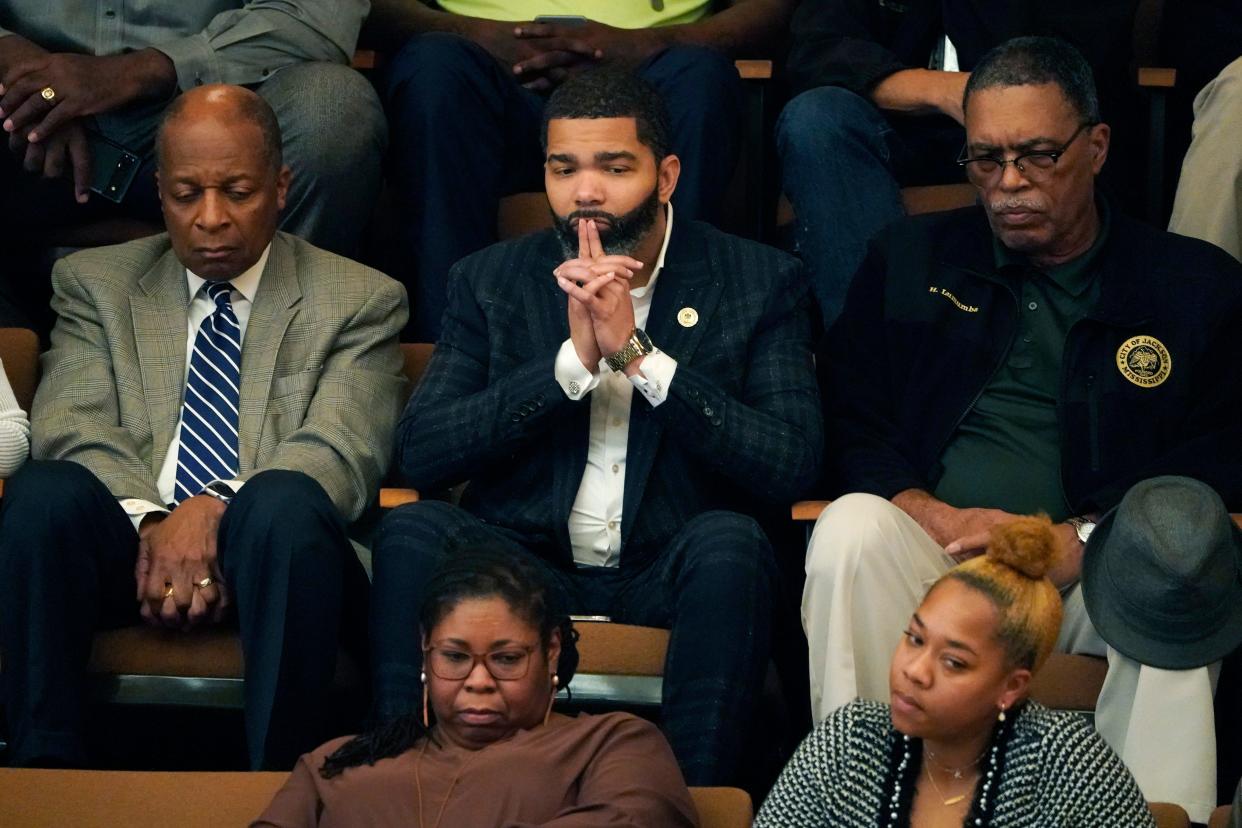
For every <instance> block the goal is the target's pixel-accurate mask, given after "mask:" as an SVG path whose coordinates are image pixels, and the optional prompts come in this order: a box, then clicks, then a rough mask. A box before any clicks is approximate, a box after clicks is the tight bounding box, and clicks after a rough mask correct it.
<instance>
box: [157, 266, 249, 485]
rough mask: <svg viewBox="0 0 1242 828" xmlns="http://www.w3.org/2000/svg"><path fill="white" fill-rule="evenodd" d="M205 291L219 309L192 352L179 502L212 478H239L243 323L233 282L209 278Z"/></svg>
mask: <svg viewBox="0 0 1242 828" xmlns="http://www.w3.org/2000/svg"><path fill="white" fill-rule="evenodd" d="M203 289H204V290H206V291H207V295H208V296H209V297H210V298H211V299H212V300H213V301H214V302H215V303H216V310H215V312H214V313H212V314H211V316H208V317H207V318H206V319H204V320H203V322H202V324H201V325H199V327H198V335H197V336H196V337H195V338H194V352H193V354H191V356H190V373H189V376H187V377H186V382H185V401H184V402H183V403H182V405H181V444H180V446H179V447H178V450H177V486H176V491H175V492H174V495H173V500H174V501H175V502H177V503H180V502H181V501H183V500H187V499H188V498H191V497H193V496H194V495H196V494H199V493H200V492H202V490H203V488H204V487H205V486H206V485H207V484H208V483H210V482H211V481H213V480H231V479H232V478H234V477H236V476H237V398H238V395H239V388H240V387H241V326H239V325H238V324H237V315H236V314H234V313H233V303H232V301H231V300H230V296H229V295H230V293H231V292H232V290H233V285H232V284H231V283H230V282H207V283H206V284H204V285H203Z"/></svg>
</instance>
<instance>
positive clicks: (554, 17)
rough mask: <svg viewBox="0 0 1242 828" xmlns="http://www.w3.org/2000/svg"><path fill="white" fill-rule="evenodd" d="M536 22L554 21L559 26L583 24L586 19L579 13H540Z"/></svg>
mask: <svg viewBox="0 0 1242 828" xmlns="http://www.w3.org/2000/svg"><path fill="white" fill-rule="evenodd" d="M535 22H536V23H554V24H557V25H560V26H585V25H586V23H587V19H586V18H585V17H583V16H582V15H580V14H541V15H539V16H537V17H536V18H535Z"/></svg>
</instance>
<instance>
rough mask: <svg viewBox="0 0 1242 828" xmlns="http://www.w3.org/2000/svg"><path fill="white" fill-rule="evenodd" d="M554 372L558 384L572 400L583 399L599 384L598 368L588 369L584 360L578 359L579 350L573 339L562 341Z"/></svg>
mask: <svg viewBox="0 0 1242 828" xmlns="http://www.w3.org/2000/svg"><path fill="white" fill-rule="evenodd" d="M552 373H553V374H554V375H555V376H556V384H557V385H559V386H560V387H561V390H562V391H564V392H565V396H566V397H569V398H570V399H571V400H580V399H582V398H583V397H585V396H586V395H587V394H589V393H591V392H592V391H594V390H595V386H597V385H599V371H598V369H597V370H596V371H595V372H591V371H589V370H587V368H586V366H585V365H583V364H582V360H580V359H578V351H577V350H576V349H575V348H574V342H573V340H572V339H566V340H565V341H564V342H562V343H561V349H560V350H559V351H557V352H556V363H555V366H554V367H553V368H552Z"/></svg>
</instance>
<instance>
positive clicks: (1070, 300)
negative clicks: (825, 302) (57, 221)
mask: <svg viewBox="0 0 1242 828" xmlns="http://www.w3.org/2000/svg"><path fill="white" fill-rule="evenodd" d="M963 109H964V112H965V120H966V123H965V127H966V146H965V147H964V148H963V150H962V154H961V156H960V157H959V161H958V163H959V164H961V165H962V166H963V167H964V168H965V172H966V176H967V178H968V179H969V180H970V181H971V183H973V184H974V185H975V186H976V187H977V188H978V191H979V204H978V205H977V206H974V207H970V208H967V209H964V210H956V211H953V212H948V213H939V214H934V215H929V216H919V217H914V218H909V219H904V220H902V221H899V222H897V223H895V224H893V225H890V226H889V228H888V229H887V230H885V231H884V232H883V233H881V234H880V235H879V236H877V237H876V238H875V239H874V240H873V241H872V242H871V244H870V247H869V250H868V253H867V256H866V259H865V260H864V262H863V265H862V267H861V268H860V269H859V271H858V272H857V274H856V276H855V277H854V280H853V282H852V284H851V286H850V291H849V295H848V298H847V300H846V304H845V309H844V311H843V313H842V314H841V316H840V317H839V318H838V320H837V322H836V324H835V325H834V326H833V328H832V329H831V331H830V333H829V337H828V340H827V342H826V344H825V347H824V349H823V351H822V353H821V354H820V358H819V360H818V364H819V366H820V369H821V372H822V374H823V375H824V377H823V379H824V399H825V407H826V410H827V424H826V428H825V434H826V435H827V436H828V442H829V447H828V454H827V457H826V462H825V467H826V468H828V469H829V476H830V480H831V488H827V489H825V491H824V492H823V494H824V495H825V496H828V497H832V498H834V500H833V502H832V504H831V505H830V506H829V507H828V508H827V509H825V510H824V512H823V514H821V515H820V517H819V520H818V521H817V522H816V525H815V529H814V531H813V533H812V536H811V542H810V548H809V549H808V551H807V558H806V573H807V580H806V587H805V590H804V592H803V600H802V618H803V624H804V626H805V629H806V632H807V637H808V639H809V642H810V659H811V664H810V668H811V693H812V706H813V707H814V712H815V715H816V718H818V719H822V718H825V717H827V716H828V715H829V714H830V713H832V712H833V711H834V710H835V709H837V708H838V707H840V706H841V705H843V704H845V703H847V702H849V701H852V700H853V699H854V698H856V697H858V696H862V697H864V698H871V699H877V700H884V701H887V700H888V699H889V666H890V663H891V659H892V653H893V650H894V649H895V648H896V646H897V643H898V641H899V640H900V639H901V636H902V631H903V630H906V629H910V627H907V625H914V626H915V627H917V623H916V622H914V621H912V620H911V614H912V613H913V611H914V610H915V609H916V608H917V607H918V605H919V602H920V601H921V600H922V597H923V594H924V592H925V591H926V589H927V588H928V586H929V585H930V584H931V583H933V582H934V581H935V580H936V579H937V578H939V577H940V575H942V574H943V573H944V572H945V571H947V570H948V569H949V568H950V567H951V566H953V565H954V564H955V563H957V562H959V561H962V560H965V559H966V558H970V557H973V556H975V555H978V554H980V553H981V552H982V550H983V549H984V547H985V546H986V545H987V543H988V539H989V534H990V530H991V528H992V527H994V526H996V525H998V524H1000V523H1004V522H1006V521H1008V520H1011V519H1012V518H1013V517H1014V516H1015V515H1019V514H1031V513H1040V512H1042V513H1045V514H1047V515H1049V516H1050V517H1051V519H1052V520H1053V521H1056V523H1054V524H1053V527H1052V530H1053V534H1054V536H1055V538H1056V543H1057V545H1058V547H1059V553H1060V554H1059V558H1058V560H1057V561H1056V563H1055V564H1054V566H1053V567H1052V569H1051V570H1049V572H1048V573H1047V574H1048V577H1050V578H1051V579H1052V580H1053V582H1054V583H1056V584H1057V585H1058V587H1060V588H1061V590H1062V595H1063V599H1064V606H1065V616H1064V622H1063V624H1062V627H1061V638H1060V641H1059V642H1058V648H1059V649H1060V650H1062V651H1066V652H1073V653H1085V654H1091V655H1097V656H1107V658H1108V675H1107V679H1106V681H1105V684H1104V687H1103V690H1102V692H1101V694H1100V699H1099V703H1098V706H1097V708H1096V718H1095V722H1096V726H1097V727H1098V728H1099V730H1100V732H1101V734H1102V735H1103V736H1104V737H1105V740H1106V741H1107V742H1108V743H1109V744H1110V745H1112V747H1113V748H1114V749H1115V750H1116V751H1117V753H1118V754H1120V755H1121V758H1122V759H1123V760H1124V761H1125V763H1126V765H1127V766H1129V768H1130V769H1131V770H1132V771H1133V773H1134V776H1135V778H1136V779H1137V780H1138V783H1139V786H1140V788H1141V789H1142V791H1143V793H1144V795H1145V796H1146V797H1147V799H1148V800H1152V801H1171V802H1176V803H1178V804H1179V805H1181V806H1183V807H1184V808H1186V810H1187V811H1188V812H1190V814H1191V817H1192V819H1195V820H1196V821H1198V822H1206V821H1207V815H1208V814H1209V813H1210V812H1211V809H1212V808H1213V807H1214V806H1215V804H1216V795H1215V782H1216V773H1215V763H1216V752H1215V734H1214V730H1213V721H1214V711H1213V692H1214V688H1215V676H1216V669H1217V668H1216V664H1211V663H1208V662H1212V661H1215V660H1216V659H1220V658H1222V657H1223V655H1225V654H1227V651H1226V652H1218V653H1214V654H1213V655H1212V656H1211V657H1210V658H1206V657H1205V658H1202V659H1200V658H1199V657H1198V656H1190V657H1189V658H1188V659H1187V660H1185V661H1183V660H1182V659H1181V657H1179V658H1176V659H1172V660H1169V659H1167V658H1166V657H1165V656H1164V655H1163V653H1164V652H1165V650H1164V649H1159V648H1156V647H1154V646H1152V644H1151V642H1152V641H1156V640H1158V639H1157V636H1159V635H1161V634H1170V635H1171V634H1173V633H1175V632H1176V631H1178V630H1181V629H1190V628H1197V625H1198V623H1199V619H1200V618H1201V616H1200V615H1199V614H1200V613H1203V612H1207V611H1210V610H1213V609H1214V607H1213V606H1209V605H1208V602H1206V601H1205V602H1203V603H1202V604H1198V603H1197V602H1196V601H1194V600H1181V599H1176V600H1173V601H1171V602H1170V604H1171V606H1157V605H1155V604H1158V603H1159V601H1151V602H1148V603H1139V604H1138V606H1137V607H1135V608H1134V610H1133V612H1134V613H1136V615H1138V616H1141V618H1142V624H1137V623H1136V624H1132V625H1128V627H1127V629H1134V630H1140V631H1141V635H1143V636H1146V640H1147V646H1146V648H1145V649H1143V650H1142V651H1140V650H1139V649H1134V648H1133V647H1131V646H1130V644H1129V643H1128V642H1124V641H1122V640H1121V639H1119V638H1118V636H1117V634H1116V629H1117V628H1116V627H1115V626H1110V625H1109V621H1110V618H1111V616H1110V615H1109V614H1108V613H1107V612H1106V611H1101V610H1100V604H1099V603H1098V595H1099V593H1098V592H1096V591H1093V584H1094V583H1098V581H1092V577H1091V575H1090V574H1088V575H1087V576H1086V581H1087V587H1086V590H1085V591H1084V588H1083V584H1082V579H1083V577H1084V576H1083V573H1084V560H1085V561H1087V562H1088V566H1087V567H1086V570H1085V571H1087V572H1088V573H1090V572H1091V571H1092V566H1093V565H1094V562H1095V561H1099V560H1102V558H1101V557H1100V552H1099V550H1100V548H1101V547H1099V546H1094V545H1088V544H1087V539H1088V537H1089V536H1090V533H1091V532H1092V531H1093V529H1094V527H1095V524H1096V522H1097V521H1100V520H1106V521H1110V525H1113V526H1118V525H1122V524H1121V522H1120V521H1119V520H1118V519H1117V518H1116V514H1117V513H1118V512H1113V510H1114V507H1116V506H1117V505H1118V504H1119V503H1121V502H1122V500H1123V498H1124V497H1126V496H1127V493H1128V492H1131V491H1135V490H1139V489H1141V488H1142V487H1144V486H1147V485H1149V484H1152V481H1153V479H1155V478H1159V479H1160V481H1170V480H1172V481H1178V480H1181V481H1185V480H1186V479H1187V478H1195V479H1197V480H1198V481H1201V484H1195V485H1197V486H1198V488H1197V489H1195V491H1196V492H1198V494H1196V495H1194V499H1192V498H1191V496H1190V495H1188V496H1187V498H1186V500H1185V501H1184V502H1183V501H1179V500H1177V499H1175V498H1172V497H1167V498H1166V499H1165V500H1166V501H1167V502H1168V503H1170V504H1173V503H1176V504H1177V506H1176V508H1174V507H1172V506H1169V507H1165V508H1169V509H1170V513H1169V514H1168V515H1166V516H1165V517H1164V518H1163V519H1164V520H1166V521H1167V525H1184V524H1186V523H1189V522H1193V521H1194V520H1195V519H1196V515H1204V514H1210V513H1211V509H1210V508H1209V506H1210V504H1208V503H1207V502H1206V501H1207V500H1209V499H1212V498H1210V497H1209V495H1210V494H1211V492H1212V491H1213V490H1214V491H1215V493H1216V495H1218V497H1217V498H1215V499H1214V500H1213V502H1214V503H1217V504H1219V502H1220V501H1221V500H1223V502H1224V505H1225V506H1226V507H1228V509H1229V510H1231V511H1233V512H1239V511H1242V474H1239V472H1238V470H1239V469H1242V419H1240V418H1239V416H1238V412H1239V411H1240V410H1242V360H1239V359H1238V358H1237V341H1238V332H1239V331H1242V266H1240V265H1239V264H1238V263H1237V262H1236V261H1234V260H1233V259H1232V258H1231V257H1229V256H1228V255H1226V254H1225V253H1223V252H1222V251H1220V250H1219V249H1217V248H1215V247H1213V246H1212V245H1209V244H1206V243H1204V242H1200V241H1198V240H1195V239H1188V238H1184V237H1180V236H1175V235H1172V234H1170V233H1165V232H1163V231H1160V230H1156V229H1153V228H1151V227H1148V226H1147V225H1144V224H1141V223H1139V222H1137V221H1134V220H1133V219H1130V218H1128V217H1126V216H1125V215H1123V214H1122V213H1121V212H1120V211H1118V210H1110V209H1109V207H1108V205H1107V203H1106V202H1105V201H1104V200H1103V199H1101V198H1098V197H1097V194H1096V190H1095V179H1096V176H1097V175H1098V174H1099V173H1100V170H1101V169H1102V168H1103V166H1104V163H1105V160H1106V159H1107V157H1108V151H1109V139H1110V130H1109V127H1108V125H1107V124H1103V123H1101V122H1100V116H1099V104H1098V100H1097V97H1096V92H1095V85H1094V82H1093V80H1092V77H1091V70H1090V68H1089V67H1088V65H1087V64H1086V62H1085V60H1084V59H1083V58H1082V56H1081V55H1080V54H1079V53H1078V52H1077V51H1076V50H1075V49H1074V48H1073V47H1071V46H1069V45H1068V44H1066V43H1064V42H1062V41H1059V40H1053V39H1049V38H1018V39H1016V40H1011V41H1008V42H1007V43H1005V44H1002V45H1001V46H999V47H997V48H996V49H994V50H993V51H992V52H989V53H988V54H987V55H986V56H984V57H983V58H982V59H981V60H980V62H979V63H978V64H977V65H976V68H975V70H974V72H973V73H972V74H971V77H970V81H969V83H968V84H967V87H966V92H965V96H964V100H963ZM830 230H831V228H824V232H829V231H830ZM1202 484H1206V486H1203V485H1202ZM1162 485H1163V484H1162ZM1208 487H1210V488H1208ZM1185 504H1189V505H1185ZM1183 506H1184V508H1183ZM1216 513H1217V514H1219V515H1221V516H1222V517H1223V514H1224V513H1223V510H1221V509H1219V508H1217V509H1216ZM1127 514H1129V513H1127ZM1149 514H1150V513H1149ZM1106 515H1107V517H1106ZM1151 520H1152V522H1153V524H1155V523H1156V518H1155V517H1152V518H1151ZM1227 522H1228V521H1227V520H1225V521H1224V523H1225V524H1227ZM1124 525H1125V526H1127V527H1133V526H1134V525H1135V524H1134V523H1133V522H1132V521H1129V520H1127V522H1125V524H1124ZM1218 528H1220V531H1221V532H1222V533H1223V535H1224V536H1230V535H1229V533H1230V532H1231V531H1232V530H1231V528H1230V527H1228V526H1227V525H1224V526H1222V527H1218ZM1117 534H1118V533H1117V532H1114V536H1115V535H1117ZM1098 537H1100V535H1097V538H1098ZM1157 546H1159V548H1160V550H1161V554H1162V555H1163V556H1164V557H1162V558H1160V559H1159V560H1158V561H1157V562H1155V563H1153V564H1152V566H1151V567H1149V568H1140V567H1143V566H1145V564H1135V563H1134V561H1135V560H1137V559H1138V556H1137V555H1135V554H1134V550H1133V549H1128V550H1127V551H1128V556H1123V560H1126V561H1128V562H1129V564H1128V565H1129V566H1130V567H1133V568H1134V569H1133V571H1136V572H1139V571H1141V572H1152V573H1155V574H1154V575H1153V576H1152V580H1153V581H1155V582H1157V583H1159V584H1160V588H1161V589H1162V590H1163V591H1162V592H1161V593H1160V594H1162V595H1168V596H1180V595H1189V594H1194V591H1195V590H1196V589H1197V588H1198V584H1197V581H1196V579H1195V577H1194V574H1195V570H1194V568H1193V566H1192V565H1191V564H1190V563H1189V562H1191V561H1194V560H1195V559H1196V554H1198V552H1199V551H1200V550H1201V546H1202V545H1196V544H1187V545H1186V546H1179V545H1177V544H1176V543H1173V542H1168V543H1161V544H1157ZM1240 564H1242V562H1240ZM1122 571H1126V567H1125V566H1123V567H1122ZM1183 589H1184V590H1186V592H1181V591H1180V590H1183ZM1093 595H1095V596H1097V597H1096V598H1093ZM1127 597H1128V595H1127ZM1134 600H1135V601H1140V602H1141V601H1142V599H1137V598H1136V599H1134ZM1093 601H1094V602H1095V603H1093ZM1209 621H1210V622H1211V623H1215V619H1209ZM1153 629H1154V630H1155V631H1156V633H1155V634H1154V635H1148V633H1149V631H1150V630H1153ZM1165 631H1167V632H1165ZM916 638H918V637H917V636H916V635H912V636H911V641H914V640H915V639H916ZM918 640H919V641H922V639H918ZM1160 643H1162V644H1163V643H1167V642H1165V641H1164V640H1160ZM1158 649H1159V652H1160V653H1162V654H1161V655H1157V656H1152V655H1151V653H1153V652H1157V650H1158ZM1168 649H1171V650H1173V651H1177V652H1181V653H1189V652H1190V650H1191V648H1189V647H1180V648H1179V647H1170V648H1168ZM928 652H938V653H942V657H940V658H936V659H929V660H927V665H928V668H927V673H926V675H921V676H919V677H918V681H919V682H924V681H926V682H934V681H938V680H939V681H945V682H950V683H951V682H953V681H956V680H958V679H959V678H960V677H961V676H967V678H966V679H964V680H966V681H969V670H968V669H964V670H963V671H962V672H961V673H956V672H953V673H951V674H950V672H949V671H951V670H955V669H956V665H958V664H965V661H964V660H961V659H956V658H953V659H951V658H948V657H947V656H944V655H943V652H944V651H941V650H932V649H929V650H928ZM1217 663H1219V662H1217ZM967 667H969V665H967ZM922 687H923V684H920V688H922ZM1171 700H1176V702H1175V703H1172V702H1171ZM1223 704H1225V705H1228V704H1236V700H1230V701H1227V702H1223ZM1221 709H1227V708H1226V707H1222V708H1221ZM973 758H974V756H973V755H964V756H959V757H949V756H945V757H941V758H940V760H939V761H940V762H941V763H942V764H944V765H946V766H955V765H966V764H968V763H970V761H971V760H972V759H973ZM958 760H960V761H958Z"/></svg>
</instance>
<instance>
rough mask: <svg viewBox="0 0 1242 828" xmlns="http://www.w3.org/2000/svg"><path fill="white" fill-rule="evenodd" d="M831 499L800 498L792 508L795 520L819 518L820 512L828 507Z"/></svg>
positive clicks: (792, 515)
mask: <svg viewBox="0 0 1242 828" xmlns="http://www.w3.org/2000/svg"><path fill="white" fill-rule="evenodd" d="M831 502H832V501H831V500H799V501H798V502H797V503H795V504H794V505H793V508H792V509H790V513H791V514H790V517H792V518H793V519H794V520H817V519H818V518H819V513H820V512H822V511H824V510H825V509H827V508H828V504H829V503H831Z"/></svg>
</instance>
